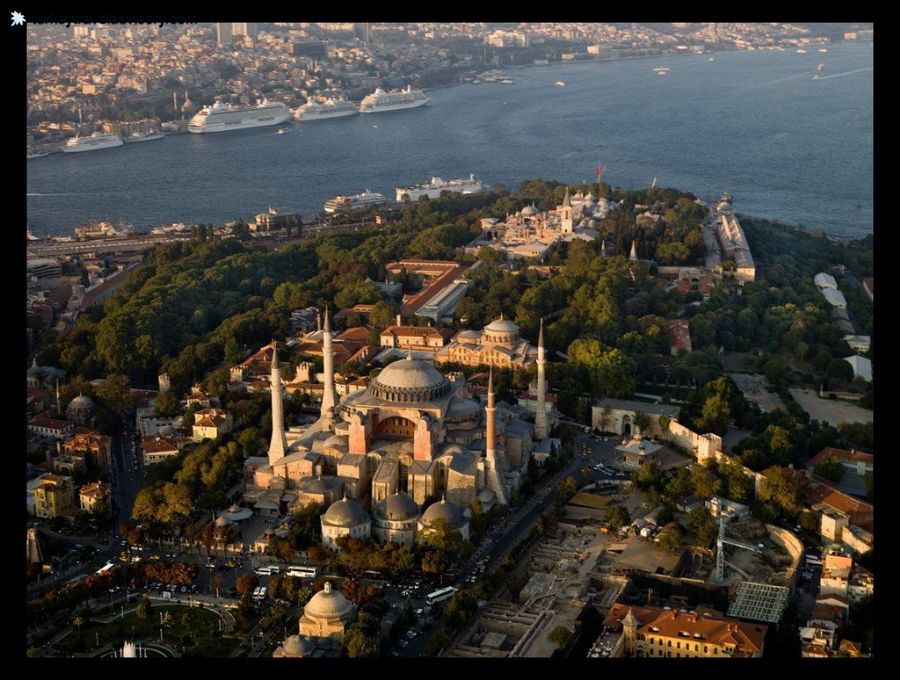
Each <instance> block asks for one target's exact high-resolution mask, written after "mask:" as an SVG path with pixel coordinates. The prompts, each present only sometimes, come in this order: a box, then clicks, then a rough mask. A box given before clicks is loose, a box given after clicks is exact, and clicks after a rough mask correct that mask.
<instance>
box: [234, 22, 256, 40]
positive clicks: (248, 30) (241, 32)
mask: <svg viewBox="0 0 900 680" xmlns="http://www.w3.org/2000/svg"><path fill="white" fill-rule="evenodd" d="M257 32H258V27H257V25H256V24H248V23H233V24H231V33H232V35H234V36H248V37H250V38H255V37H256V34H257Z"/></svg>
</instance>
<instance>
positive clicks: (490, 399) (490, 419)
mask: <svg viewBox="0 0 900 680" xmlns="http://www.w3.org/2000/svg"><path fill="white" fill-rule="evenodd" d="M485 411H486V413H487V418H486V422H485V431H484V439H485V451H484V453H485V457H486V458H487V460H488V467H489V468H492V469H493V468H496V465H497V452H496V451H495V450H494V411H495V409H494V369H493V367H491V372H490V373H489V374H488V394H487V408H486V409H485Z"/></svg>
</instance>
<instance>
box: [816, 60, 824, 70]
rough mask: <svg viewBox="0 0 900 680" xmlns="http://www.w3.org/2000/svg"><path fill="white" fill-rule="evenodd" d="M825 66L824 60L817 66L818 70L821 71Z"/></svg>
mask: <svg viewBox="0 0 900 680" xmlns="http://www.w3.org/2000/svg"><path fill="white" fill-rule="evenodd" d="M824 68H825V64H824V62H823V63H821V64H819V65H818V66H816V70H817V71H821V70H822V69H824Z"/></svg>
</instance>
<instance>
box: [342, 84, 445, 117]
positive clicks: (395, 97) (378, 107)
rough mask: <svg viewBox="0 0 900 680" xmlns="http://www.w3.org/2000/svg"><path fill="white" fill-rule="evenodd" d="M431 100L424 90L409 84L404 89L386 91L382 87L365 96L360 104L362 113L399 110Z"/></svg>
mask: <svg viewBox="0 0 900 680" xmlns="http://www.w3.org/2000/svg"><path fill="white" fill-rule="evenodd" d="M430 101H431V100H430V99H429V98H428V97H426V96H425V93H424V92H422V90H413V89H412V88H411V87H409V86H407V87H406V89H404V90H391V91H390V92H385V91H384V90H382V89H381V88H380V87H379V88H378V89H376V90H375V91H374V92H373V93H372V94H370V95H368V96H367V97H364V98H363V100H362V102H360V104H359V112H360V113H377V112H379V111H399V110H400V109H414V108H416V107H417V106H424V105H425V104H427V103H428V102H430Z"/></svg>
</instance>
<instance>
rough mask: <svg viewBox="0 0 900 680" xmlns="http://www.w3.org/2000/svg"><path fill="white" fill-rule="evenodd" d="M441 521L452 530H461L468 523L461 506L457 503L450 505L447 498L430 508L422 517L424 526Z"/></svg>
mask: <svg viewBox="0 0 900 680" xmlns="http://www.w3.org/2000/svg"><path fill="white" fill-rule="evenodd" d="M439 519H442V520H444V522H446V524H447V527H448V528H450V529H461V528H462V527H464V526H465V525H466V524H467V522H468V520H467V519H466V516H465V515H464V514H463V511H462V510H460V509H459V506H458V505H456V504H455V503H450V502H449V501H447V499H446V498H445V499H442V500H441V501H440V502H438V503H432V504H431V505H429V506H428V509H427V510H426V511H425V513H424V514H423V515H422V520H421V522H422V526H426V527H427V526H430V525H431V524H433V523H434V522H436V521H437V520H439Z"/></svg>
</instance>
